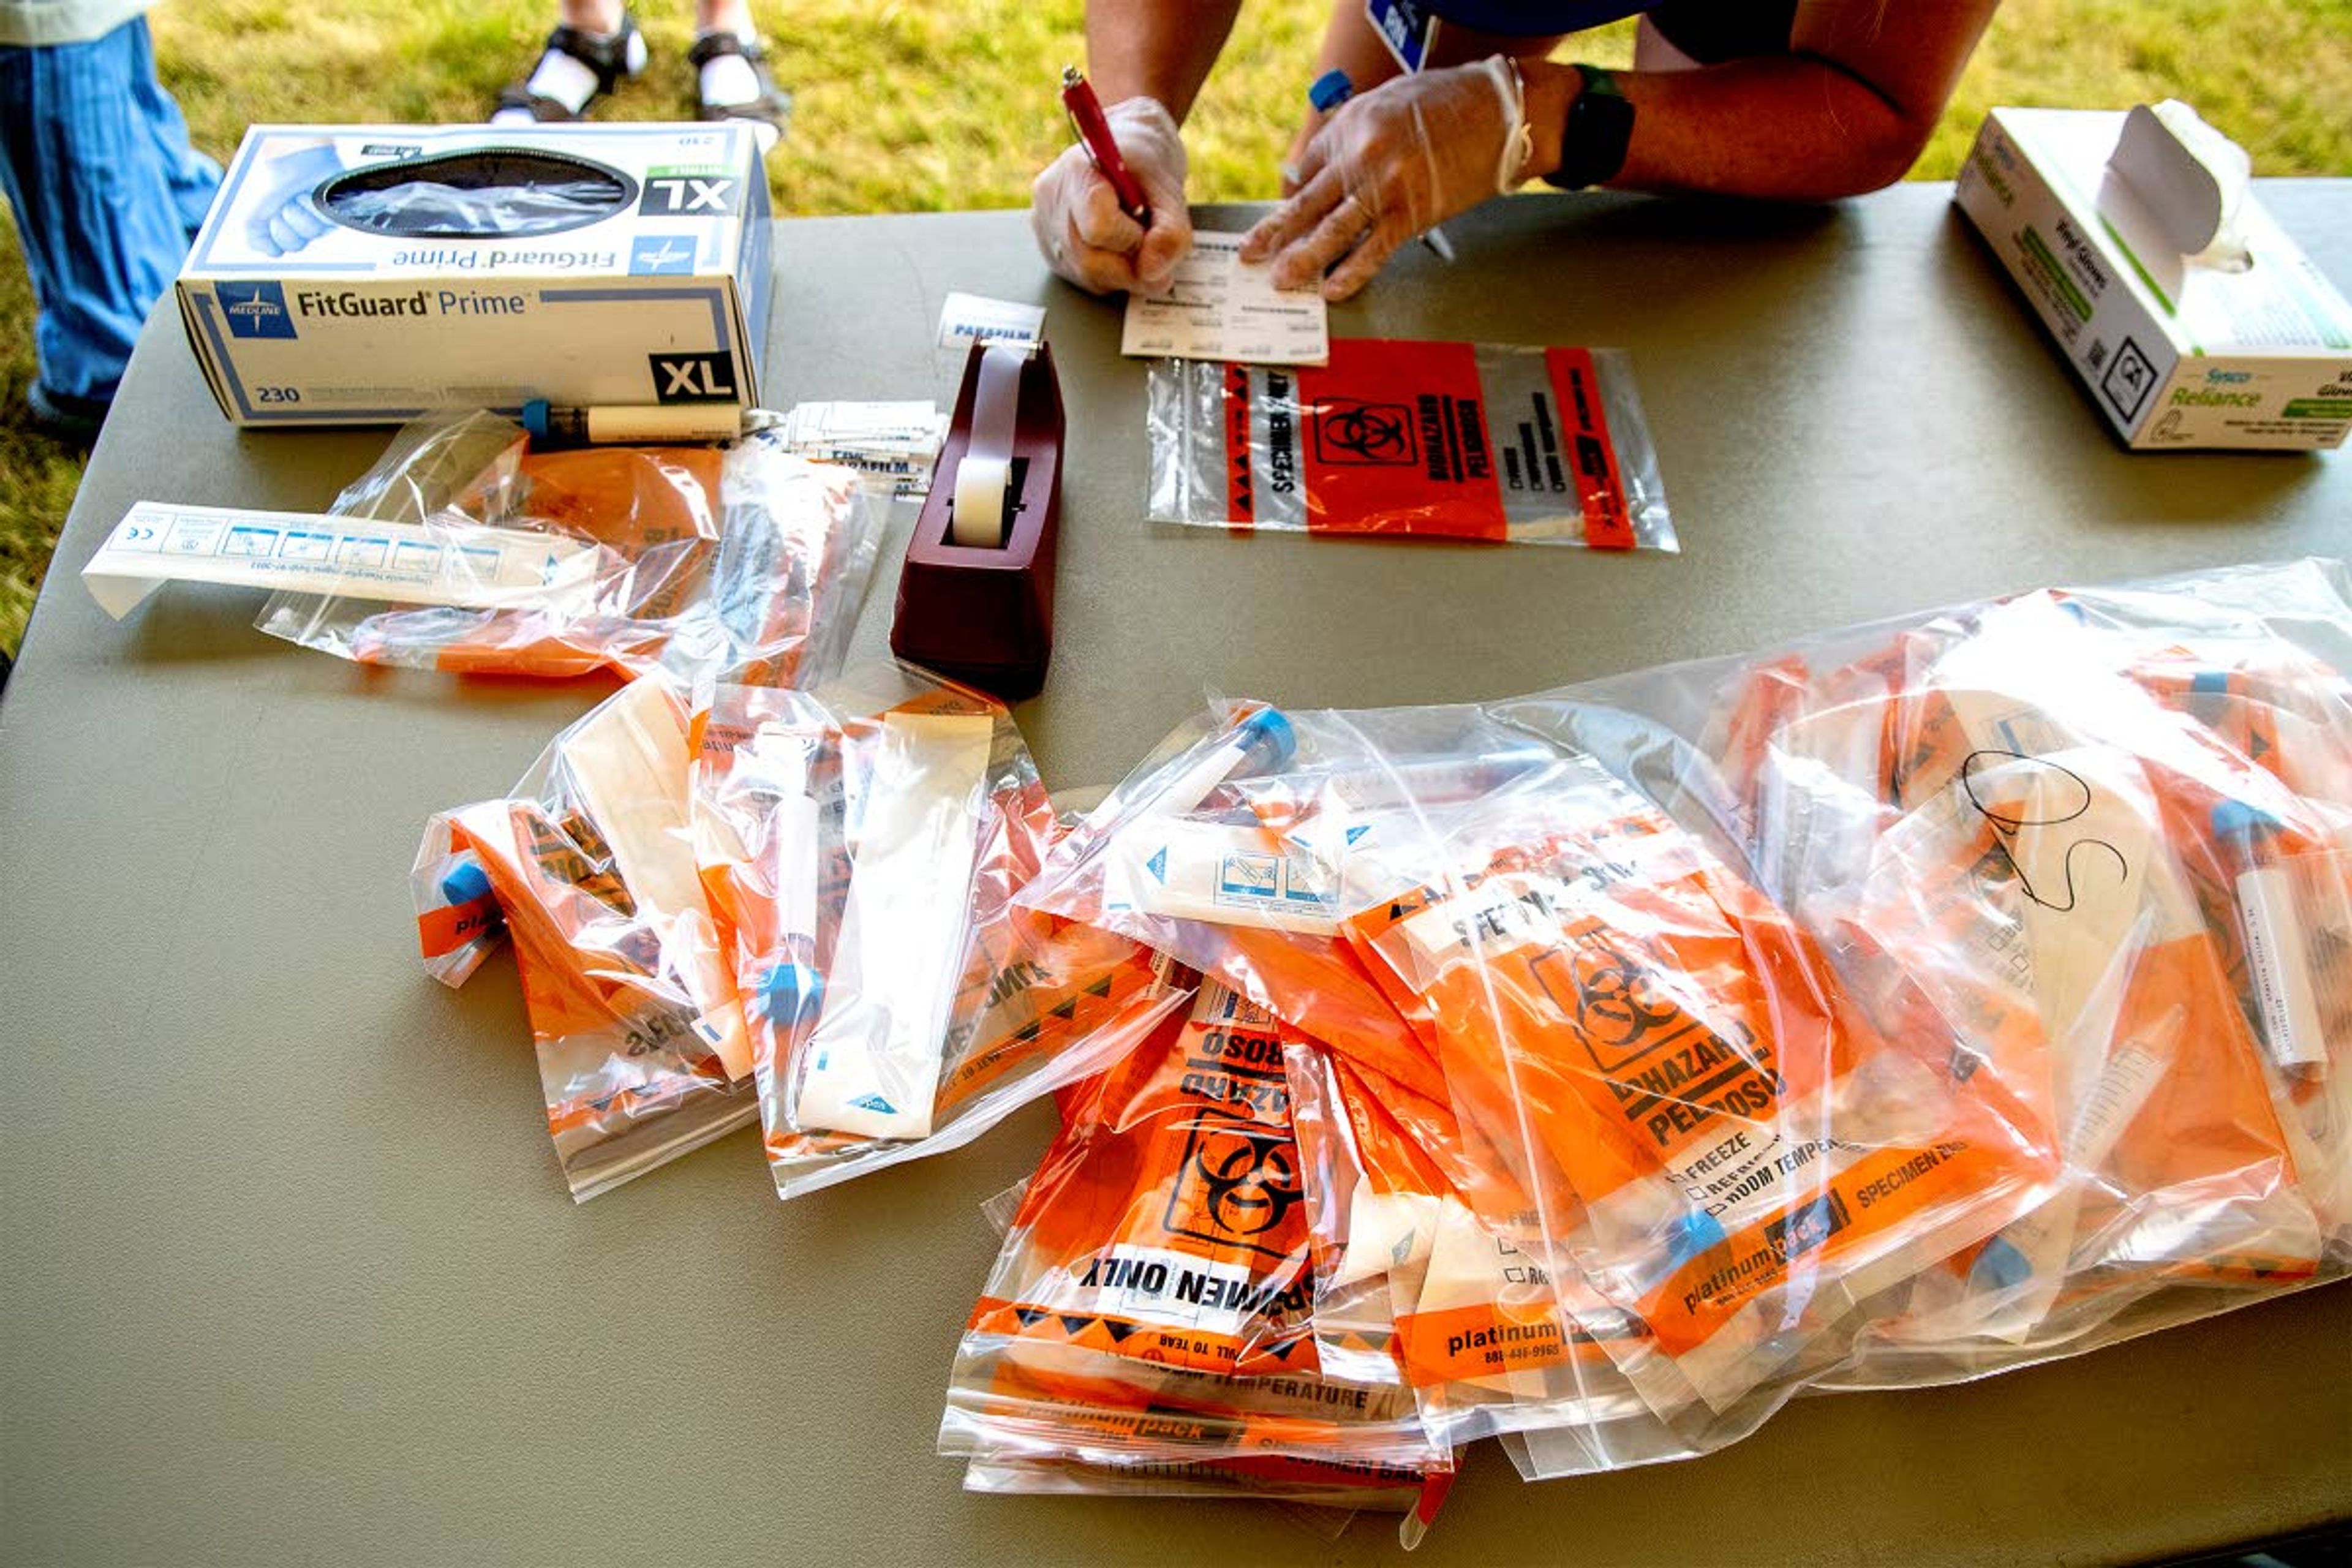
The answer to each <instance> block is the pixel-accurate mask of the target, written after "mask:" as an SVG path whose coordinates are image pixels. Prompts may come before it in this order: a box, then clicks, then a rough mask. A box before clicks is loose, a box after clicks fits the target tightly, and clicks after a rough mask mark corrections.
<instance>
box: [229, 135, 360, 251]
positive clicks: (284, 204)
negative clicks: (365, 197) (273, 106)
mask: <svg viewBox="0 0 2352 1568" xmlns="http://www.w3.org/2000/svg"><path fill="white" fill-rule="evenodd" d="M342 172H343V161H342V159H341V157H340V156H339V155H338V154H337V153H336V152H335V148H334V144H333V143H332V142H321V143H320V145H318V146H316V147H306V148H304V149H303V150H302V151H300V152H299V153H286V154H284V155H282V156H280V157H278V158H277V159H274V160H273V161H272V162H271V163H269V164H268V167H267V168H265V169H261V170H257V171H256V172H255V174H254V175H253V179H254V180H255V182H256V183H257V184H258V183H259V182H261V181H263V180H269V181H272V182H274V184H271V185H270V186H269V187H268V194H267V195H263V196H262V197H260V198H259V199H258V200H257V201H256V202H254V203H253V205H252V206H251V207H250V208H249V209H248V212H249V216H247V219H246V239H247V242H248V243H249V244H251V245H252V247H254V248H255V249H256V250H258V251H260V252H261V253H262V254H263V255H264V256H291V255H293V254H294V253H295V252H296V251H298V250H299V249H301V248H302V247H304V246H306V245H308V244H310V242H311V241H312V240H314V239H316V238H318V237H320V235H322V234H324V233H326V232H327V231H328V230H329V229H331V228H332V227H334V225H333V223H331V222H330V221H329V220H328V218H327V216H325V215H324V214H323V213H321V212H320V210H319V204H318V203H316V202H314V201H312V200H311V199H310V193H311V192H312V191H314V190H316V189H318V187H319V186H320V184H324V183H325V182H326V181H327V180H329V179H331V178H332V177H333V176H334V175H337V174H341V173H342Z"/></svg>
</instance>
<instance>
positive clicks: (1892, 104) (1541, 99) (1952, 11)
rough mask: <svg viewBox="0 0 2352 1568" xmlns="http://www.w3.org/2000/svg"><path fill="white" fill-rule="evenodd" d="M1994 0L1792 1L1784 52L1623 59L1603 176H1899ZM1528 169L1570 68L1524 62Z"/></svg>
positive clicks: (1784, 189)
mask: <svg viewBox="0 0 2352 1568" xmlns="http://www.w3.org/2000/svg"><path fill="white" fill-rule="evenodd" d="M1998 4H1999V0H1948V3H1946V0H1804V3H1803V4H1801V5H1799V7H1798V9H1797V17H1796V25H1795V26H1794V28H1793V30H1792V31H1791V33H1790V52H1789V53H1788V54H1786V55H1780V56H1773V57H1769V58H1756V59H1744V60H1729V61H1726V62H1725V63H1723V64H1721V65H1715V66H1702V67H1698V68H1694V69H1689V70H1669V71H1647V70H1638V71H1627V72H1622V73H1619V74H1618V76H1617V85H1618V89H1619V90H1620V91H1622V93H1623V94H1624V95H1625V97H1626V99H1627V100H1629V101H1630V102H1632V103H1633V107H1634V121H1633V143H1632V145H1631V147H1630V148H1629V149H1628V150H1627V153H1626V157H1625V166H1624V168H1623V169H1622V170H1621V171H1620V172H1619V174H1618V175H1617V177H1616V178H1614V179H1612V180H1611V181H1610V182H1609V183H1610V184H1611V185H1612V186H1615V187H1618V188H1620V189H1624V190H1644V191H1710V192H1715V193H1717V194H1720V195H1741V196H1760V197H1769V198H1774V199H1779V200H1786V201H1828V200H1832V199H1835V198H1837V197H1840V196H1849V195H1859V194H1861V193H1862V192H1864V191H1874V190H1876V189H1878V188H1879V187H1880V186H1882V185H1888V184H1893V183H1895V181H1896V180H1899V179H1901V178H1902V177H1903V175H1904V174H1905V173H1906V172H1907V171H1908V170H1909V169H1910V167H1911V164H1912V163H1913V162H1914V161H1915V160H1916V159H1917V157H1918V155H1919V150H1920V148H1921V147H1923V146H1925V145H1926V144H1927V137H1928V135H1929V133H1930V132H1933V131H1934V130H1935V127H1936V121H1937V116H1938V115H1940V114H1941V113H1942V112H1943V109H1944V104H1945V101H1946V100H1948V99H1949V98H1950V96H1951V92H1952V88H1953V85H1954V84H1955V83H1956V82H1958V79H1959V75H1960V70H1961V68H1963V67H1964V66H1966V65H1967V64H1968V58H1969V54H1970V53H1971V52H1972V51H1973V50H1974V49H1975V48H1976V44H1977V39H1978V37H1979V36H1980V35H1981V34H1982V33H1983V32H1984V29H1985V25H1986V23H1988V22H1989V21H1990V20H1991V18H1992V13H1993V9H1994V7H1995V5H1998ZM1521 69H1522V72H1523V74H1524V75H1525V78H1526V80H1527V88H1528V122H1529V123H1530V124H1531V125H1533V126H1534V128H1535V132H1536V148H1535V158H1534V161H1533V162H1532V163H1530V165H1529V167H1528V173H1529V174H1544V173H1547V172H1549V170H1552V169H1554V168H1557V167H1558V166H1559V158H1560V131H1561V127H1562V126H1563V125H1564V124H1565V123H1566V121H1567V116H1568V109H1569V105H1570V101H1571V100H1573V99H1574V98H1575V96H1576V93H1577V91H1578V90H1579V89H1580V86H1581V79H1580V76H1579V74H1578V72H1577V70H1576V68H1574V67H1573V66H1567V65H1553V64H1548V63H1547V64H1531V63H1523V64H1522V67H1521Z"/></svg>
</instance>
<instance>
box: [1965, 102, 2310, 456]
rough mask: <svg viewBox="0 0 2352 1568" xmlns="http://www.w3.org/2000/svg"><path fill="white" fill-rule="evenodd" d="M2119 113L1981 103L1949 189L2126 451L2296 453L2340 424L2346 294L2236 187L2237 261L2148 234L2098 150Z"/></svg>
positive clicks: (2109, 147) (2113, 134)
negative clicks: (1986, 110) (2239, 199)
mask: <svg viewBox="0 0 2352 1568" xmlns="http://www.w3.org/2000/svg"><path fill="white" fill-rule="evenodd" d="M2123 126H2124V115H2123V113H2122V112H2120V111H2116V112H2107V111H2103V110H2061V109H1996V110H1993V111H1992V112H1991V114H1990V116H1988V117H1987V119H1986V121H1985V124H1984V129H1983V130H1982V131H1980V132H1978V134H1977V142H1976V146H1975V148H1974V150H1973V151H1971V152H1970V153H1969V161H1968V163H1967V165H1966V166H1965V167H1964V168H1963V169H1962V170H1961V171H1960V177H1959V183H1958V188H1957V189H1956V190H1955V192H1954V194H1953V197H1952V199H1953V201H1954V202H1955V203H1957V204H1958V206H1959V208H1960V210H1961V211H1963V212H1965V213H1966V214H1967V215H1968V216H1969V220H1970V221H1971V222H1973V223H1974V224H1975V225H1976V226H1977V228H1978V230H1979V232H1980V233H1982V234H1983V236H1984V237H1985V239H1986V241H1987V242H1988V243H1989V244H1990V246H1991V247H1992V249H1993V253H1994V254H1995V255H1996V256H1998V257H2000V261H2001V264H2002V265H2003V266H2004V267H2006V268H2008V269H2009V272H2010V276H2011V278H2012V279H2015V280H2016V282H2017V285H2018V287H2019V288H2020V289H2021V290H2023V292H2024V295H2025V298H2026V300H2027V302H2028V303H2029V304H2030V305H2032V309H2033V310H2034V313H2035V314H2037V315H2038V316H2040V317H2041V318H2042V324H2043V325H2044V326H2045V327H2047V328H2048V329H2049V330H2050V332H2051V334H2052V335H2053V337H2055V338H2056V339H2057V340H2058V344H2059V347H2060V349H2061V350H2062V351H2063V353H2065V355H2066V358H2067V361H2068V363H2071V364H2073V365H2074V372H2075V374H2077V375H2079V376H2081V377H2082V379H2083V382H2084V385H2085V386H2087V387H2088V388H2089V389H2090V393H2091V400H2092V401H2093V402H2094V403H2095V404H2097V405H2098V406H2099V408H2100V410H2101V411H2102V412H2103V413H2105V415H2106V416H2107V421H2108V423H2109V424H2111V425H2113V426H2115V427H2116V433H2117V434H2119V435H2120V436H2122V437H2123V438H2124V441H2125V444H2126V446H2129V447H2132V448H2133V449H2135V450H2150V449H2157V450H2161V449H2166V448H2186V447H2241V448H2273V449H2294V450H2311V449H2318V448H2326V447H2338V446H2341V445H2342V444H2343V442H2344V437H2345V434H2346V432H2347V430H2352V307H2347V305H2346V303H2345V300H2344V297H2343V296H2342V295H2341V294H2339V293H2338V292H2337V291H2336V289H2335V288H2334V287H2333V286H2332V285H2331V284H2329V282H2328V281H2327V279H2326V277H2324V276H2323V275H2322V274H2321V273H2320V271H2319V269H2318V268H2315V267H2314V266H2313V265H2312V264H2311V259H2310V258H2308V257H2306V256H2305V255H2304V253H2303V251H2302V248H2301V247H2298V246H2297V245H2296V244H2295V243H2294V240H2293V239H2291V238H2289V237H2287V235H2286V234H2285V232H2284V230H2282V229H2281V228H2280V227H2279V226H2278V225H2277V224H2276V223H2275V222H2273V220H2272V218H2271V216H2270V215H2269V214H2268V213H2267V212H2264V211H2263V210H2262V207H2261V205H2260V203H2259V201H2258V199H2257V198H2256V197H2255V196H2254V195H2252V193H2249V194H2248V195H2247V196H2246V198H2245V199H2244V201H2243V203H2242V205H2241V207H2240V209H2239V215H2238V227H2239V230H2240V232H2241V235H2242V237H2243V239H2244V240H2245V242H2246V247H2247V250H2248V252H2249V253H2250V255H2251V256H2252V266H2251V267H2249V268H2246V269H2245V270H2243V271H2237V272H2232V271H2227V270H2224V269H2222V268H2217V267H2212V266H2209V265H2205V264H2202V263H2199V262H2195V261H2191V260H2189V259H2188V258H2183V257H2180V256H2179V255H2176V254H2174V253H2172V251H2171V250H2170V248H2169V247H2168V246H2167V245H2165V244H2163V243H2162V242H2161V241H2159V240H2158V239H2156V238H2155V237H2154V235H2155V232H2156V225H2155V224H2154V222H2153V221H2152V220H2150V219H2148V218H2147V214H2146V211H2145V209H2144V208H2143V207H2142V206H2140V205H2138V203H2137V198H2136V196H2135V195H2134V193H2133V192H2132V191H2131V189H2130V187H2129V186H2127V185H2126V184H2123V183H2122V182H2121V181H2120V180H2117V179H2116V177H2115V176H2113V175H2112V174H2110V173H2109V171H2108V169H2107V160H2108V158H2109V157H2110V156H2111V155H2112V154H2113V153H2114V152H2115V150H2116V140H2117V138H2118V137H2119V136H2120V135H2121V134H2122V132H2123Z"/></svg>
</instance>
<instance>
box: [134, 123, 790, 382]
mask: <svg viewBox="0 0 2352 1568" xmlns="http://www.w3.org/2000/svg"><path fill="white" fill-rule="evenodd" d="M771 236H772V225H771V223H770V222H769V204H768V185H767V180H766V176H765V172H764V170H763V168H762V166H761V162H760V155H759V143H758V140H757V138H756V137H755V136H754V135H753V134H752V132H751V129H750V128H749V127H748V126H744V125H739V124H709V125H626V126H622V125H561V126H552V125H542V126H528V127H511V126H483V125H467V126H393V125H370V126H318V125H312V126H288V125H257V126H255V127H254V128H253V129H252V130H251V131H249V132H247V133H246V138H245V142H244V143H243V145H241V146H240V147H239V148H238V149H237V153H236V159H235V161H234V162H233V163H231V164H230V167H229V171H228V174H227V177H226V180H225V181H224V183H223V184H222V187H221V194H220V196H219V197H218V199H216V200H215V202H214V204H213V209H212V212H211V214H210V216H207V217H206V218H205V226H204V228H203V230H202V232H200V233H199V234H198V235H197V237H196V240H195V244H194V247H192V249H191V251H190V253H189V257H188V261H187V264H186V266H185V267H184V268H182V270H181V273H180V279H179V287H178V296H179V302H180V315H181V319H182V321H184V323H185V325H186V327H187V331H188V342H189V344H190V345H191V346H192V347H193V348H194V351H195V354H196V360H197V363H198V364H199V365H201V366H202V367H203V370H204V373H205V382H206V383H207V384H209V385H210V386H211V388H212V392H213V396H214V398H215V401H217V402H218V403H219V404H220V406H221V412H222V413H224V414H226V416H228V417H229V419H230V420H231V422H233V423H235V424H237V425H256V426H267V425H355V424H378V423H386V422H390V421H394V420H404V419H407V418H411V417H413V416H415V415H417V414H420V413H424V412H425V411H428V410H431V409H436V408H450V407H488V408H495V409H499V410H502V411H504V412H508V413H512V412H513V411H515V410H516V409H518V408H520V406H521V405H522V404H523V403H524V402H525V401H527V400H528V399H530V398H534V397H543V398H546V399H547V400H548V401H550V402H551V403H554V404H558V405H658V404H677V403H704V404H727V405H736V406H739V407H748V406H750V405H752V404H753V403H755V402H756V400H757V396H758V381H759V359H760V355H761V349H762V346H763V344H764V342H765V340H766V337H767V326H768V306H769V299H770V268H771V263H772V257H771Z"/></svg>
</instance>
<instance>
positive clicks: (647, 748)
mask: <svg viewBox="0 0 2352 1568" xmlns="http://www.w3.org/2000/svg"><path fill="white" fill-rule="evenodd" d="M689 757H690V752H689V750H688V730H687V711H686V706H685V703H684V702H683V700H681V699H679V698H678V697H677V694H676V693H674V692H672V691H671V690H670V689H668V687H667V684H666V683H665V682H664V681H663V680H661V679H658V678H656V679H648V680H643V681H638V682H635V683H633V684H631V685H629V686H626V687H624V688H623V689H621V690H620V691H619V692H618V693H616V694H615V695H614V696H613V697H612V698H610V699H609V700H606V701H605V702H604V703H602V704H600V705H599V706H598V707H597V708H596V709H595V710H593V711H592V712H590V713H589V714H588V715H587V716H586V717H585V718H583V719H582V720H580V721H578V722H576V723H574V724H572V726H570V727H569V728H568V729H566V730H565V731H563V732H562V734H560V735H558V736H557V737H556V738H555V740H554V741H553V742H551V744H550V745H549V747H548V749H547V751H546V752H545V753H544V754H542V755H541V758H540V760H539V762H538V763H536V764H534V765H533V767H532V768H531V770H530V773H527V774H525V775H524V777H523V779H522V780H521V782H520V783H519V784H517V785H516V786H515V789H514V791H513V792H512V794H511V795H509V796H508V797H507V798H506V799H503V800H493V801H484V802H481V803H479V804H478V805H468V806H464V807H460V808H458V809H457V810H455V811H446V812H442V813H439V814H438V815H436V816H435V817H434V818H433V820H432V821H431V822H430V823H429V824H428V825H427V826H426V828H425V841H424V844H423V846H422V847H421V848H420V849H419V850H418V852H417V858H416V864H415V869H414V871H413V872H412V873H411V877H410V882H411V886H412V889H413V890H414V892H415V900H416V910H417V931H418V936H419V941H420V944H421V947H422V949H423V952H424V957H425V969H426V972H427V973H430V974H432V975H433V976H434V977H435V978H436V979H437V980H440V981H442V982H443V983H444V984H449V985H453V986H454V985H458V984H463V983H464V982H465V981H466V979H467V977H468V976H469V975H471V974H472V973H474V971H475V970H476V969H477V968H478V967H479V966H480V963H481V962H482V960H483V959H484V958H485V957H486V956H488V953H489V952H490V951H491V950H492V949H493V948H494V947H495V946H496V945H497V943H498V942H499V941H500V940H501V939H503V938H506V937H511V938H512V939H513V942H514V944H515V964H516V968H517V971H518V972H519V973H520V979H521V982H522V988H523V1000H524V1003H525V1005H526V1006H527V1008H528V1009H529V1012H530V1026H531V1034H532V1037H533V1038H534V1041H535V1043H536V1047H537V1051H538V1056H539V1068H540V1079H541V1084H542V1086H543V1088H544V1089H545V1094H546V1108H547V1125H548V1131H549V1132H550V1133H551V1135H552V1136H553V1138H554V1140H555V1152H556V1157H557V1159H558V1161H559V1162H560V1163H561V1164H562V1169H563V1175H564V1180H565V1181H566V1183H567V1184H569V1185H570V1187H571V1189H572V1196H573V1197H574V1198H576V1199H579V1200H582V1201H585V1200H586V1199H588V1198H592V1197H594V1196H595V1195H597V1194H600V1193H603V1192H605V1191H607V1190H609V1189H610V1188H612V1187H614V1186H617V1185H618V1184H621V1183H623V1182H625V1181H627V1180H629V1179H630V1178H632V1177H635V1176H638V1175H642V1174H644V1173H646V1172H647V1171H649V1170H651V1169H653V1168H654V1167H655V1166H656V1165H658V1164H661V1163H664V1162H665V1161H667V1160H670V1159H674V1158H676V1157H677V1156H678V1155H680V1154H683V1153H686V1152H688V1151H690V1150H692V1149H695V1148H698V1147H699V1146H701V1145H702V1144H704V1143H707V1142H710V1141H711V1140H712V1139H715V1138H718V1137H719V1136H721V1135H722V1134H724V1133H726V1132H729V1131H732V1130H733V1129H735V1128H737V1127H741V1126H744V1125H747V1124H748V1123H750V1122H751V1121H754V1120H755V1119H756V1118H757V1117H758V1115H759V1103H758V1100H757V1099H756V1098H755V1096H754V1095H753V1093H752V1084H751V1041H750V1037H749V1036H748V1034H747V1032H746V1029H745V1026H744V1020H743V1015H742V1009H741V1007H740V1005H739V1004H738V1002H737V1000H736V994H735V985H734V979H733V974H732V972H731V970H730V966H729V964H728V963H727V959H726V954H725V953H724V952H722V951H721V949H720V946H719V934H718V930H717V927H716V925H715V923H714V921H713V920H712V917H711V913H710V909H709V903H708V901H707V900H705V898H704V896H703V892H702V887H701V883H700V880H699V879H698V876H697V874H696V867H695V861H694V857H693V852H692V845H691V841H690V839H689V837H688V805H687V773H688V761H689Z"/></svg>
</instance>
